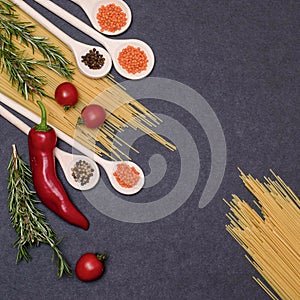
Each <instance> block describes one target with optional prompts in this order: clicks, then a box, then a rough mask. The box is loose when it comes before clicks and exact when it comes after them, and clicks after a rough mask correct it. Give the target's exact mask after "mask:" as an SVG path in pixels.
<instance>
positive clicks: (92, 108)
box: [81, 104, 106, 128]
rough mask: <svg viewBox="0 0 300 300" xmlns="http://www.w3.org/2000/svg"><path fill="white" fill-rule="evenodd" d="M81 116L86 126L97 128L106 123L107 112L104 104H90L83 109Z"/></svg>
mask: <svg viewBox="0 0 300 300" xmlns="http://www.w3.org/2000/svg"><path fill="white" fill-rule="evenodd" d="M81 118H82V121H83V123H84V124H85V125H86V127H88V128H97V127H99V126H100V125H101V124H103V123H104V121H105V118H106V113H105V110H104V108H103V107H102V106H100V105H97V104H90V105H87V106H86V107H84V108H83V110H82V111H81Z"/></svg>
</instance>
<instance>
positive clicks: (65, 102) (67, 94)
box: [55, 82, 78, 109]
mask: <svg viewBox="0 0 300 300" xmlns="http://www.w3.org/2000/svg"><path fill="white" fill-rule="evenodd" d="M55 100H56V102H57V103H58V104H59V105H62V106H64V107H65V109H68V108H70V106H74V105H75V104H76V103H77V102H78V91H77V89H76V87H75V86H74V85H73V84H72V83H71V82H63V83H61V84H60V85H59V86H58V87H57V88H56V90H55Z"/></svg>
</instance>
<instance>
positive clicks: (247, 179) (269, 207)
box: [225, 172, 300, 299]
mask: <svg viewBox="0 0 300 300" xmlns="http://www.w3.org/2000/svg"><path fill="white" fill-rule="evenodd" d="M272 174H273V175H274V177H275V180H271V179H270V178H265V183H264V184H263V183H260V182H259V181H258V180H257V179H254V178H253V177H252V176H251V175H248V176H246V175H245V174H244V173H243V172H241V176H240V177H241V179H242V181H243V182H244V184H245V186H246V187H247V188H248V189H249V191H250V192H251V193H252V194H253V195H254V196H255V197H256V199H257V201H254V203H255V205H256V206H257V208H258V209H259V210H260V211H259V212H257V211H256V210H255V209H254V208H252V207H251V206H250V205H249V204H248V203H247V202H245V201H244V200H241V199H240V198H239V197H238V196H236V195H233V199H232V201H231V202H230V203H228V202H226V201H225V202H226V203H227V204H228V205H229V207H230V211H231V212H230V213H228V214H227V216H228V218H229V219H230V224H229V225H227V226H226V229H227V231H228V232H229V233H230V234H231V235H232V236H233V237H234V238H235V239H236V241H237V242H238V243H239V244H240V245H241V246H242V247H243V249H244V250H245V251H246V252H247V253H248V255H249V256H247V255H246V258H247V259H248V261H249V262H250V263H251V264H252V265H253V267H254V268H255V269H256V270H257V271H258V272H259V273H260V274H261V275H262V276H263V277H264V279H265V280H266V282H267V283H268V285H269V286H270V288H269V287H268V286H267V284H266V283H264V282H263V281H262V280H261V279H259V278H255V277H253V278H254V280H255V281H256V282H257V283H258V284H259V285H260V286H261V287H262V288H263V289H264V291H265V292H266V293H267V294H268V295H269V296H270V297H271V298H272V299H278V297H277V296H276V295H275V294H274V292H275V293H277V295H278V296H279V297H280V298H282V299H300V286H299V283H300V201H299V198H298V197H297V196H296V195H295V193H294V192H293V191H292V190H291V189H290V188H289V187H288V186H287V185H286V184H285V183H284V182H283V180H282V179H281V178H280V177H279V176H276V175H275V174H274V173H273V172H272ZM259 213H261V214H262V216H261V215H260V214H259ZM271 288H272V289H273V291H274V292H272V291H271Z"/></svg>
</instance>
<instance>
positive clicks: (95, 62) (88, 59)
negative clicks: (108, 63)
mask: <svg viewBox="0 0 300 300" xmlns="http://www.w3.org/2000/svg"><path fill="white" fill-rule="evenodd" d="M81 61H82V62H83V63H84V64H85V65H86V66H88V67H89V68H90V69H92V70H98V69H101V68H102V67H103V65H104V63H105V58H104V57H103V55H102V54H100V53H99V51H98V50H96V48H93V49H92V50H90V51H89V52H88V53H87V54H86V55H83V56H81Z"/></svg>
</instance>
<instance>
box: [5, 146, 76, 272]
mask: <svg viewBox="0 0 300 300" xmlns="http://www.w3.org/2000/svg"><path fill="white" fill-rule="evenodd" d="M8 171H9V180H8V185H7V188H8V192H9V196H8V209H9V212H10V219H11V223H12V226H13V227H14V229H15V231H16V233H17V240H16V241H15V243H14V247H16V248H17V249H18V252H17V258H16V262H17V263H18V262H20V261H21V260H25V261H26V262H29V261H30V260H31V259H32V258H31V256H30V254H29V248H32V247H33V246H35V247H37V246H39V245H40V244H41V243H43V244H47V245H49V246H50V247H51V248H52V256H53V258H52V259H53V260H54V259H55V258H56V260H57V267H58V276H59V277H62V275H63V274H67V275H71V273H72V272H71V268H70V266H69V264H68V263H67V261H66V260H65V259H64V257H63V255H62V252H61V251H60V249H59V247H58V245H59V243H60V241H61V240H59V239H58V238H57V235H56V233H55V232H54V231H53V229H52V228H51V227H50V226H49V224H48V223H47V221H46V217H45V215H44V214H43V213H42V212H41V211H40V210H39V209H38V208H37V207H36V204H38V203H40V201H39V200H38V199H37V198H36V197H35V192H34V191H32V190H31V189H30V188H29V186H30V185H31V178H32V176H31V171H30V169H29V166H28V165H27V164H26V163H25V162H24V161H23V160H22V159H21V157H20V156H19V155H18V153H17V150H16V146H15V145H13V146H12V155H11V159H10V161H9V164H8Z"/></svg>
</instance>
